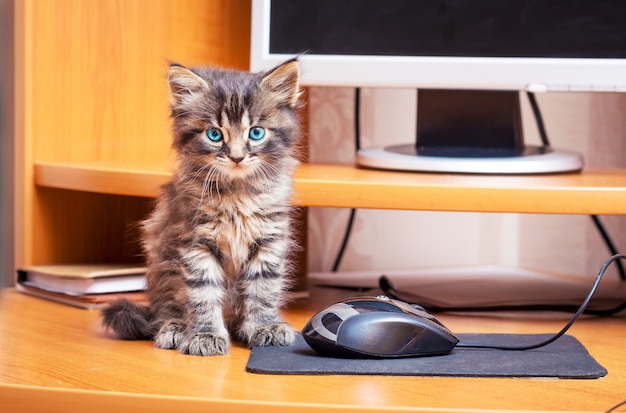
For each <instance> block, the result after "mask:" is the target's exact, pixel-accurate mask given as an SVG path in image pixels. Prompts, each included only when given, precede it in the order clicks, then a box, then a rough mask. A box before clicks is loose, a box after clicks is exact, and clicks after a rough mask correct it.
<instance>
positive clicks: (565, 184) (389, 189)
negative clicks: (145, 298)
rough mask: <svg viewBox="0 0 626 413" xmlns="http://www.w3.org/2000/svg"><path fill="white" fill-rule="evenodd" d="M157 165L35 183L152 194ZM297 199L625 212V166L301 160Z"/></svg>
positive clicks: (56, 168) (158, 177)
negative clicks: (548, 169)
mask: <svg viewBox="0 0 626 413" xmlns="http://www.w3.org/2000/svg"><path fill="white" fill-rule="evenodd" d="M169 176H170V173H169V172H168V171H167V170H166V169H165V168H159V167H155V168H153V169H149V167H143V166H141V165H136V166H135V167H132V166H131V165H128V166H127V167H124V168H117V167H114V166H106V165H100V166H90V165H78V164H55V163H37V164H36V165H35V182H36V183H37V184H38V185H41V186H45V187H53V188H64V189H73V190H81V191H95V192H101V193H110V194H121V195H136V196H155V195H156V194H157V188H158V186H159V185H160V184H162V183H164V182H165V181H167V180H168V179H169ZM295 182H296V194H295V196H294V204H296V205H300V206H318V207H341V208H352V207H355V208H378V209H405V210H429V211H475V212H520V213H546V214H550V213H552V214H591V213H593V214H617V215H621V214H626V207H625V205H626V170H624V169H587V170H585V171H583V172H582V173H572V174H559V175H545V176H477V175H456V174H424V173H408V172H381V171H373V170H367V169H360V168H355V167H353V166H351V165H320V164H303V165H301V166H300V167H299V168H298V170H297V171H296V173H295Z"/></svg>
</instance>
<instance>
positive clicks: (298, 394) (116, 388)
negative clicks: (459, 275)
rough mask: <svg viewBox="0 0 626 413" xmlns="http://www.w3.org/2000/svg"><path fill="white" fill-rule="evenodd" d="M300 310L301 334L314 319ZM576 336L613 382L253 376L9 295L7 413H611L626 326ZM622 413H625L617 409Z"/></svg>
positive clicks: (3, 374)
mask: <svg viewBox="0 0 626 413" xmlns="http://www.w3.org/2000/svg"><path fill="white" fill-rule="evenodd" d="M305 307H306V306H304V305H294V306H292V308H290V309H289V310H288V311H287V314H286V316H287V318H288V320H289V321H290V322H291V323H292V324H293V325H294V326H295V327H296V328H301V327H302V326H303V325H304V324H305V323H306V321H307V320H308V319H309V317H311V315H312V314H313V312H314V310H311V309H306V308H305ZM439 318H440V319H441V320H442V321H443V322H444V323H445V324H446V325H447V326H448V327H449V328H450V329H452V330H453V331H455V332H458V333H461V332H485V333H486V332H502V333H544V332H554V331H558V330H559V329H560V328H561V327H562V326H563V325H564V322H565V321H566V319H567V317H566V316H565V315H561V314H534V315H533V314H522V315H520V314H508V315H504V314H499V315H492V316H488V315H484V316H479V315H474V316H468V315H465V316H454V315H440V316H439ZM570 333H571V334H572V335H574V336H575V337H576V338H578V340H580V341H581V342H582V343H583V344H584V345H585V346H586V347H587V349H588V350H589V352H590V353H591V355H592V356H593V357H594V358H595V359H596V360H597V361H598V362H599V363H600V364H602V365H603V366H604V367H605V368H606V369H607V370H608V375H607V376H606V377H604V378H601V379H595V380H556V379H552V380H534V379H487V378H443V377H381V376H271V375H258V374H251V373H247V372H246V371H245V366H246V362H247V360H248V355H249V350H248V349H245V348H242V347H240V346H238V345H235V346H234V347H233V348H232V350H231V352H230V354H229V355H227V356H218V357H206V358H203V357H194V356H185V355H181V354H179V353H177V352H176V351H169V350H159V349H156V348H153V347H152V345H151V343H150V342H147V341H120V340H115V339H114V338H113V337H111V336H110V335H108V334H107V333H106V332H105V331H104V330H103V328H102V327H101V324H100V320H99V314H98V312H97V311H88V310H82V309H75V308H71V307H68V306H64V305H61V304H56V303H52V302H48V301H45V300H41V299H38V298H32V297H28V296H25V295H23V294H21V293H18V292H16V291H14V290H4V291H3V293H2V295H0V411H1V412H7V413H8V412H11V413H12V412H25V413H29V412H64V413H74V412H81V413H82V412H87V411H88V412H92V413H98V412H103V413H104V412H106V413H111V412H114V413H119V412H126V411H132V412H134V413H139V412H151V413H154V412H166V411H177V412H186V413H193V412H220V411H228V412H237V411H241V412H248V411H249V412H255V413H263V412H312V411H320V410H325V411H328V412H367V411H395V412H409V411H415V412H465V413H467V412H479V411H480V412H485V411H578V412H580V411H593V412H603V411H606V410H607V409H609V408H610V407H612V406H614V405H616V404H617V403H619V402H621V401H622V400H624V399H626V315H624V314H622V315H620V316H614V317H606V318H596V317H585V318H584V319H582V320H580V321H578V322H577V323H576V324H575V325H574V327H573V328H572V330H570ZM617 411H624V410H617Z"/></svg>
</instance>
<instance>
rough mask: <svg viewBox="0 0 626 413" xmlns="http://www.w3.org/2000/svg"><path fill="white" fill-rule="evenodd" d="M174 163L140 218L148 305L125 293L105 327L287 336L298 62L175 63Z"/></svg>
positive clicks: (177, 342) (217, 340) (211, 336)
mask: <svg viewBox="0 0 626 413" xmlns="http://www.w3.org/2000/svg"><path fill="white" fill-rule="evenodd" d="M168 81H169V88H170V104H171V110H172V118H173V131H174V143H173V147H174V148H175V150H176V153H177V166H176V169H175V171H174V173H173V176H172V179H171V181H170V182H168V183H167V184H165V185H164V186H163V188H162V193H161V195H160V196H159V198H158V200H157V205H156V207H155V209H154V211H153V213H152V215H151V216H150V217H149V218H148V219H147V220H146V221H144V222H143V224H142V236H143V246H144V250H145V253H146V258H147V266H148V273H147V282H148V288H147V291H148V296H149V299H150V305H149V307H145V306H140V305H138V304H136V303H132V302H130V301H118V302H116V303H114V304H112V305H111V306H110V307H109V308H107V309H105V310H103V321H104V325H105V326H107V327H109V328H111V329H112V330H113V331H114V332H115V333H116V334H117V336H118V337H120V338H122V339H152V340H154V344H155V346H156V347H159V348H165V349H178V351H180V352H181V353H185V354H194V355H204V356H206V355H215V354H225V353H227V352H228V349H229V346H230V334H229V329H230V331H231V332H232V333H233V335H234V336H235V337H236V338H237V339H238V340H240V341H241V342H243V343H244V344H246V345H247V346H255V345H261V346H265V345H290V344H292V343H293V341H294V331H293V329H292V328H291V327H290V326H289V325H288V324H287V323H285V322H284V321H282V319H281V317H280V315H279V311H280V308H281V306H282V305H283V303H284V298H285V290H286V288H288V275H289V270H290V268H289V263H288V256H289V255H290V253H291V252H292V251H293V249H294V248H295V243H294V241H293V240H292V238H291V236H290V210H291V206H290V199H291V196H292V191H293V182H292V172H293V170H294V169H295V167H296V166H297V164H298V161H297V159H296V157H295V144H296V140H297V137H298V121H297V117H296V109H297V106H298V97H299V95H300V88H299V68H298V62H297V60H295V59H294V60H290V61H287V62H285V63H283V64H282V65H279V66H278V67H276V68H274V69H272V70H270V71H268V72H264V73H247V72H239V71H232V70H224V69H205V68H203V69H194V70H190V69H187V68H185V67H183V66H180V65H176V64H173V65H171V66H170V68H169V71H168Z"/></svg>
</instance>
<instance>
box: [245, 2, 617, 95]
mask: <svg viewBox="0 0 626 413" xmlns="http://www.w3.org/2000/svg"><path fill="white" fill-rule="evenodd" d="M270 6H271V0H253V1H252V28H251V56H250V70H251V71H253V72H256V71H260V70H266V69H269V68H271V67H274V66H276V65H278V64H280V63H281V62H283V61H285V60H287V59H289V58H291V57H293V56H292V55H286V54H271V53H269V36H270V35H269V19H270ZM300 62H301V68H302V84H303V85H305V86H354V87H403V88H432V89H438V88H442V89H487V90H520V91H524V90H528V91H535V92H541V91H558V92H564V91H572V92H584V91H596V92H626V59H595V58H591V59H563V58H517V57H516V58H496V57H493V58H484V57H483V58H478V57H404V56H347V55H306V54H305V55H302V56H301V57H300Z"/></svg>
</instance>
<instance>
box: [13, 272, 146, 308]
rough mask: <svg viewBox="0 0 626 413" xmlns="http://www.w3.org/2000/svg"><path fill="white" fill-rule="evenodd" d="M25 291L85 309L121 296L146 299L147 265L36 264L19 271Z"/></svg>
mask: <svg viewBox="0 0 626 413" xmlns="http://www.w3.org/2000/svg"><path fill="white" fill-rule="evenodd" d="M16 285H17V289H18V290H19V291H21V292H23V293H25V294H29V295H33V296H37V297H41V298H45V299H48V300H52V301H56V302H60V303H63V304H68V305H72V306H75V307H80V308H86V309H98V308H101V307H103V306H105V305H106V304H107V303H109V302H111V301H113V300H115V299H118V298H129V299H131V300H135V301H147V296H146V293H145V289H146V268H145V267H140V266H132V265H128V264H125V265H109V264H106V265H34V266H30V267H25V268H22V269H18V270H17V283H16Z"/></svg>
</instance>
